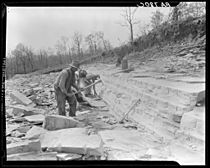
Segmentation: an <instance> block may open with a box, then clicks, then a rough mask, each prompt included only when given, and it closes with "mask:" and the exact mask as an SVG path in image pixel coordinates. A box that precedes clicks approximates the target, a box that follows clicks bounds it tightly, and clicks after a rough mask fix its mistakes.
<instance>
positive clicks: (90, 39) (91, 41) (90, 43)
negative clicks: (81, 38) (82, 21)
mask: <svg viewBox="0 0 210 168" xmlns="http://www.w3.org/2000/svg"><path fill="white" fill-rule="evenodd" d="M85 42H86V43H88V46H89V51H90V53H91V54H93V53H94V51H95V50H94V48H95V47H94V35H93V34H89V35H88V36H87V37H86V38H85Z"/></svg>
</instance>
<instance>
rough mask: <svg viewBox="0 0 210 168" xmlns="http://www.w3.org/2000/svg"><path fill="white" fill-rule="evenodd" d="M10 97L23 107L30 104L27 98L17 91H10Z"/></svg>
mask: <svg viewBox="0 0 210 168" xmlns="http://www.w3.org/2000/svg"><path fill="white" fill-rule="evenodd" d="M10 97H11V98H12V99H13V100H14V101H16V102H17V103H20V104H23V105H29V104H31V103H32V101H31V100H30V99H29V98H27V97H26V96H25V95H24V94H22V93H20V92H18V91H12V92H11V93H10Z"/></svg>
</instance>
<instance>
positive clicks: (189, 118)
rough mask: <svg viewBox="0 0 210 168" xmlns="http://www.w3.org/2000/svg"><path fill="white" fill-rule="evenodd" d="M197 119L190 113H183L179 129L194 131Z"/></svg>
mask: <svg viewBox="0 0 210 168" xmlns="http://www.w3.org/2000/svg"><path fill="white" fill-rule="evenodd" d="M196 123H197V119H196V118H195V117H194V115H192V114H191V113H190V112H188V113H184V114H183V116H182V119H181V123H180V128H182V129H194V128H195V127H196Z"/></svg>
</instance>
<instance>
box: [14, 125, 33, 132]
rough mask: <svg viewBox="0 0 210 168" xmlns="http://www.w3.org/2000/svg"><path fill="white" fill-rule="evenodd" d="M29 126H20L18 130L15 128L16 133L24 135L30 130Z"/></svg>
mask: <svg viewBox="0 0 210 168" xmlns="http://www.w3.org/2000/svg"><path fill="white" fill-rule="evenodd" d="M30 128H31V126H26V125H25V126H21V127H19V128H17V131H19V132H20V133H26V132H28V131H29V130H30Z"/></svg>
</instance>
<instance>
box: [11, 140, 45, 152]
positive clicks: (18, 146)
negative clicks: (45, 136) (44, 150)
mask: <svg viewBox="0 0 210 168" xmlns="http://www.w3.org/2000/svg"><path fill="white" fill-rule="evenodd" d="M32 151H37V152H38V151H39V152H40V151H41V143H40V140H33V141H24V142H17V143H11V144H8V145H7V155H10V154H16V153H24V152H32Z"/></svg>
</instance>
